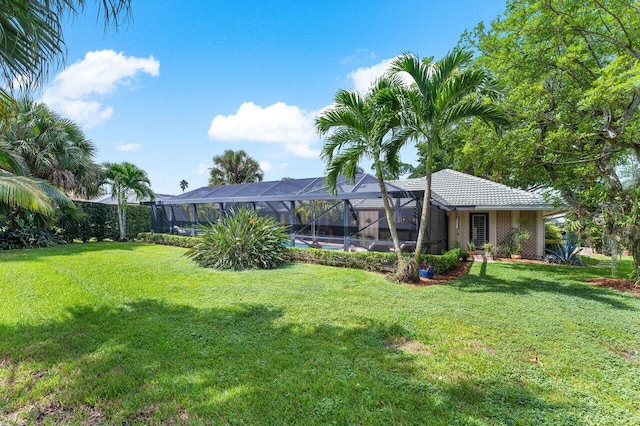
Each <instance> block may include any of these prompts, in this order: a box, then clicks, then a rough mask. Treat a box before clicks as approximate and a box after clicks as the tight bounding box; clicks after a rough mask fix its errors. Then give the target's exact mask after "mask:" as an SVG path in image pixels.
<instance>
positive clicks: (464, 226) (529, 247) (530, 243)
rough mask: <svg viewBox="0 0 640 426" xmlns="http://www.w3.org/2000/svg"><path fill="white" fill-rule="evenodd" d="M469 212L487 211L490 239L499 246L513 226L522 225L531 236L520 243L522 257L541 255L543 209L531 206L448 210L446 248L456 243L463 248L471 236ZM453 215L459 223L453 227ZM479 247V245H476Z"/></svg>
mask: <svg viewBox="0 0 640 426" xmlns="http://www.w3.org/2000/svg"><path fill="white" fill-rule="evenodd" d="M471 213H488V214H489V242H490V243H491V244H493V245H494V246H496V247H497V246H498V245H499V244H500V243H501V242H502V241H503V240H504V238H505V237H506V235H507V234H508V233H509V232H511V230H512V229H513V228H518V227H524V228H525V229H526V230H527V231H529V234H530V238H529V240H527V241H526V242H525V243H524V244H523V245H522V257H524V258H527V259H542V257H543V256H544V221H543V212H541V211H531V210H522V211H518V210H514V211H509V210H497V211H496V210H493V211H480V210H478V211H476V210H473V211H449V212H448V213H447V214H448V216H449V226H448V235H449V249H451V248H453V247H456V246H459V247H462V248H466V246H467V241H469V240H470V235H469V221H470V217H471V216H470V214H471ZM456 218H458V219H457V220H458V226H457V227H456ZM478 249H480V247H478Z"/></svg>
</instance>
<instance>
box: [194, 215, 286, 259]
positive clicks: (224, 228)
mask: <svg viewBox="0 0 640 426" xmlns="http://www.w3.org/2000/svg"><path fill="white" fill-rule="evenodd" d="M198 229H199V230H200V231H201V232H202V234H203V235H202V236H201V237H200V238H201V239H202V241H201V242H199V243H198V244H196V245H195V246H194V247H192V248H190V249H189V250H188V251H187V253H186V255H187V256H188V257H190V258H192V259H193V260H194V261H195V262H197V263H198V264H200V265H201V266H204V267H208V268H215V269H233V270H237V271H240V270H244V269H273V268H275V267H277V266H279V265H281V264H282V263H284V254H285V251H286V250H287V247H286V243H287V240H288V238H289V236H288V233H287V227H286V226H284V225H283V224H281V223H280V222H277V221H276V220H275V219H273V218H271V217H267V216H260V215H259V214H258V213H257V212H256V211H255V210H251V209H248V208H246V207H241V208H239V209H237V210H234V211H232V212H231V213H230V214H228V215H224V216H223V217H222V218H220V220H218V221H217V222H215V223H209V224H208V225H200V226H199V227H198Z"/></svg>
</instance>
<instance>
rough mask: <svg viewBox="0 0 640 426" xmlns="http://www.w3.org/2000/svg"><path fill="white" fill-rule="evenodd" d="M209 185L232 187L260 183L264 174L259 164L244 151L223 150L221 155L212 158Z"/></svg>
mask: <svg viewBox="0 0 640 426" xmlns="http://www.w3.org/2000/svg"><path fill="white" fill-rule="evenodd" d="M210 170H211V177H210V179H209V185H211V186H219V185H232V184H235V183H245V182H262V178H263V177H264V172H263V171H262V170H261V169H260V164H258V162H257V161H256V160H254V159H253V158H251V157H250V156H249V155H248V154H247V153H246V152H245V151H244V150H242V149H241V150H238V151H233V150H231V149H227V150H225V151H224V152H223V153H222V155H216V156H215V157H213V167H212V168H211V169H210Z"/></svg>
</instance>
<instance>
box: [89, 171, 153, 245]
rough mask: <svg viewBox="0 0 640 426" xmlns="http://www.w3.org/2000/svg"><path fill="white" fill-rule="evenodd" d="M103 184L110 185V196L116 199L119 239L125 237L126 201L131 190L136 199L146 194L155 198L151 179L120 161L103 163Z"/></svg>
mask: <svg viewBox="0 0 640 426" xmlns="http://www.w3.org/2000/svg"><path fill="white" fill-rule="evenodd" d="M103 167H104V169H103V179H102V182H103V184H106V185H110V186H111V196H112V197H114V198H115V199H116V200H117V201H118V228H119V229H120V238H119V239H120V241H125V240H126V239H127V232H126V229H127V201H128V197H129V194H130V193H131V192H133V193H134V194H135V196H136V199H137V200H140V199H142V198H143V197H145V196H147V197H149V198H151V199H152V200H153V199H154V198H155V196H154V193H153V191H152V190H151V187H150V186H151V181H149V178H148V177H147V173H146V172H145V171H144V170H142V169H139V168H138V167H137V166H136V165H134V164H131V163H129V162H127V161H124V162H122V163H104V165H103Z"/></svg>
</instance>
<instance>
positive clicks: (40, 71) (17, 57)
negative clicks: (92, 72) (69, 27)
mask: <svg viewBox="0 0 640 426" xmlns="http://www.w3.org/2000/svg"><path fill="white" fill-rule="evenodd" d="M85 4H86V1H85V0H46V1H45V0H34V1H26V0H7V1H5V2H4V4H3V6H2V7H1V8H0V34H2V37H1V38H2V43H0V79H1V80H2V81H1V82H0V115H2V117H7V116H8V115H9V114H13V113H15V102H14V100H13V98H12V96H11V92H12V91H13V89H14V85H15V82H19V83H20V86H22V87H21V88H24V87H29V86H31V85H37V84H39V83H41V82H42V81H43V80H45V79H46V77H47V74H48V71H49V68H50V67H51V66H52V65H57V64H59V63H61V59H64V37H63V34H62V22H63V18H64V17H65V16H66V14H68V13H70V14H78V13H79V12H80V11H81V10H82V9H83V8H84V6H85ZM99 4H100V5H101V10H102V12H103V14H104V18H105V25H107V24H110V23H114V24H115V25H116V26H117V24H118V19H119V18H120V17H122V16H125V15H128V13H129V10H130V9H129V5H130V0H101V1H100V2H99ZM2 133H3V135H4V129H3V130H2ZM7 153H8V150H7V147H6V145H5V146H4V147H0V157H1V158H0V164H2V165H1V166H0V202H2V203H4V204H6V205H9V206H10V207H22V208H25V209H28V210H31V211H34V212H39V213H42V214H45V215H51V214H53V212H54V211H55V209H54V206H53V205H52V204H51V201H52V200H54V199H55V200H58V201H59V202H60V203H70V200H69V199H68V198H67V197H65V196H64V194H62V193H61V192H60V191H58V190H57V189H56V188H54V187H53V186H51V185H49V184H47V183H46V182H44V181H42V180H36V179H33V178H30V177H26V176H23V175H22V174H23V172H24V170H23V169H22V167H16V163H15V162H14V161H13V160H11V159H10V158H9V157H14V156H15V153H13V154H10V155H7ZM14 158H15V157H14Z"/></svg>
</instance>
